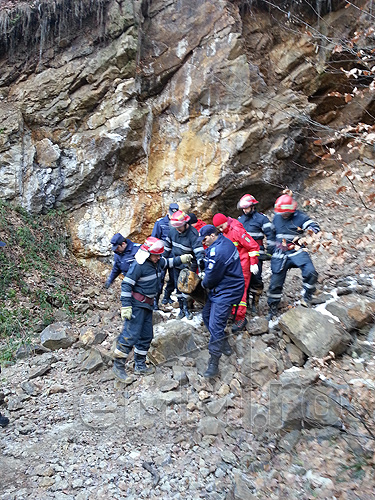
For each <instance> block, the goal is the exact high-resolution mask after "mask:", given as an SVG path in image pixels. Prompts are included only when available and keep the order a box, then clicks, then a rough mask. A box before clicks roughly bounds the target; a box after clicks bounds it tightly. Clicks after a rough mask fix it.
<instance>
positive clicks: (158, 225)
mask: <svg viewBox="0 0 375 500" xmlns="http://www.w3.org/2000/svg"><path fill="white" fill-rule="evenodd" d="M178 208H179V207H178V205H177V203H171V204H170V205H169V209H168V213H167V214H166V215H164V217H160V219H158V220H157V221H156V222H155V224H154V228H153V230H152V233H151V236H153V237H154V238H159V240H163V241H166V239H167V236H168V234H169V229H170V226H169V219H170V218H171V217H172V215H173V214H174V213H175V212H177V210H178ZM167 272H168V281H167V284H166V287H165V290H164V296H163V299H162V301H161V303H162V304H173V300H172V299H171V294H172V293H173V290H174V288H175V287H174V279H173V276H172V275H171V273H169V271H168V269H166V270H165V271H162V276H161V282H160V291H159V293H158V295H157V296H156V297H155V302H154V310H158V309H159V298H160V295H161V292H162V291H163V286H164V281H165V276H166V274H167Z"/></svg>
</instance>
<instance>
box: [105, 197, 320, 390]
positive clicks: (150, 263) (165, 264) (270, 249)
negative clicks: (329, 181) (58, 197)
mask: <svg viewBox="0 0 375 500" xmlns="http://www.w3.org/2000/svg"><path fill="white" fill-rule="evenodd" d="M257 204H258V201H257V200H256V199H255V198H254V197H253V196H252V195H251V194H245V195H244V196H242V198H241V199H240V200H239V202H238V205H237V207H238V208H239V209H242V211H243V215H241V216H240V217H239V218H238V219H234V218H232V217H228V216H226V215H224V214H222V213H217V214H215V215H214V217H213V219H212V224H206V223H205V222H203V221H202V220H201V219H197V217H196V215H195V214H193V213H191V214H186V213H184V212H183V211H181V210H180V209H179V206H178V204H177V203H171V204H170V205H169V210H168V213H167V214H166V215H165V216H164V217H161V218H160V219H158V220H157V221H156V222H155V225H154V228H153V231H152V234H151V236H150V237H148V238H147V239H146V241H145V242H144V243H143V244H142V245H140V244H137V243H133V242H132V241H130V240H129V239H127V238H124V237H123V236H122V235H121V234H120V233H116V234H115V235H114V236H113V237H112V239H111V244H112V250H113V251H114V253H115V257H114V265H113V269H112V272H111V274H110V276H109V278H108V279H107V281H106V283H105V287H106V288H108V287H109V286H110V285H111V283H112V282H113V281H114V280H115V279H116V277H117V276H119V274H121V273H122V274H124V276H125V277H124V279H123V281H122V284H121V305H122V307H121V318H122V320H124V326H123V329H122V332H121V334H120V335H119V337H118V339H117V344H116V349H115V352H114V355H115V359H114V366H113V372H114V374H115V376H116V377H117V378H118V379H120V380H121V381H124V382H126V381H127V380H128V375H127V373H126V371H125V362H126V358H127V356H128V355H129V354H130V352H131V351H132V350H133V349H134V374H135V375H147V374H150V373H152V372H153V368H151V367H149V366H148V365H147V364H146V356H147V353H148V350H149V348H150V344H151V341H152V338H153V328H152V312H153V310H155V309H158V308H159V301H160V297H161V294H162V292H163V289H164V295H163V298H162V301H161V302H162V304H169V303H173V301H172V299H171V294H172V293H173V292H174V291H175V290H176V295H177V300H178V303H179V308H180V309H179V314H178V318H179V319H182V318H184V317H186V318H187V319H188V320H190V319H192V317H193V315H192V312H191V309H190V306H189V303H190V302H189V300H188V299H189V296H188V295H186V294H184V293H183V292H181V291H180V290H179V289H178V287H177V283H178V278H179V275H180V272H181V270H182V269H186V268H187V267H189V268H190V271H191V272H193V273H197V274H198V276H199V278H200V280H201V281H200V285H201V286H202V287H203V289H205V290H206V302H205V305H204V307H203V311H202V318H203V322H204V324H205V325H206V327H207V329H208V330H209V333H210V340H209V346H208V350H209V353H210V359H209V363H208V367H207V370H206V372H205V373H204V376H205V377H214V376H216V375H217V374H218V372H219V368H218V367H219V359H220V357H221V355H222V354H224V355H227V356H229V355H230V354H231V353H232V348H231V346H230V343H229V341H228V338H227V336H226V333H225V328H226V325H227V321H228V318H229V317H230V316H232V319H233V325H232V333H236V332H239V331H241V330H243V329H244V328H245V326H246V324H247V319H246V313H247V305H248V304H249V305H250V307H251V312H252V314H254V315H256V314H258V313H259V298H260V295H261V294H262V291H263V288H264V284H263V280H262V265H263V261H265V260H270V261H271V272H272V275H271V280H270V285H269V289H268V292H267V303H268V306H269V313H268V316H267V318H268V319H269V320H270V319H272V318H273V317H274V316H276V315H277V310H278V305H279V302H280V300H281V295H282V289H283V285H284V282H285V278H286V274H287V271H288V270H289V269H291V268H300V269H301V272H302V286H303V294H302V300H301V304H302V305H304V306H306V307H308V306H310V305H311V301H312V295H313V293H314V291H315V288H316V282H317V278H318V274H317V272H316V270H315V267H314V265H313V263H312V261H311V258H310V256H309V254H308V253H307V250H306V247H305V246H304V244H303V243H301V242H300V241H299V239H300V238H301V237H302V236H303V235H304V234H305V232H306V231H312V232H314V233H317V232H318V231H320V228H319V225H318V224H317V222H315V221H313V220H312V219H310V218H309V217H308V215H306V214H305V213H303V212H301V211H299V210H297V202H296V201H295V200H294V199H293V198H292V196H291V195H290V194H283V195H282V196H280V197H279V198H278V199H277V200H276V202H275V206H274V211H275V215H274V218H273V221H272V222H271V221H270V220H269V219H268V217H267V216H266V215H264V214H262V213H260V212H258V211H257V209H256V208H257ZM167 272H168V279H166V277H167ZM250 300H251V304H250Z"/></svg>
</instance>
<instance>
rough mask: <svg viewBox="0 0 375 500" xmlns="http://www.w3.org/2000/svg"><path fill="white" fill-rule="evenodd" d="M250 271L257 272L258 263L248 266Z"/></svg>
mask: <svg viewBox="0 0 375 500" xmlns="http://www.w3.org/2000/svg"><path fill="white" fill-rule="evenodd" d="M250 272H251V274H258V272H259V267H258V264H253V265H252V266H250Z"/></svg>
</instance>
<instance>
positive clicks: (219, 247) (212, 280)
mask: <svg viewBox="0 0 375 500" xmlns="http://www.w3.org/2000/svg"><path fill="white" fill-rule="evenodd" d="M202 286H203V287H204V288H206V289H209V297H210V300H211V301H212V302H220V301H223V302H225V303H228V302H229V303H233V304H234V303H235V302H236V301H238V300H240V299H241V297H242V295H243V291H244V288H245V280H244V277H243V273H242V268H241V261H240V256H239V253H238V251H237V248H236V247H235V246H234V245H233V243H232V242H231V241H230V240H229V239H228V238H226V237H225V236H224V235H223V234H220V235H219V237H218V238H217V240H216V241H215V242H214V243H213V244H212V245H211V246H210V247H208V248H207V250H206V257H205V276H204V279H203V282H202Z"/></svg>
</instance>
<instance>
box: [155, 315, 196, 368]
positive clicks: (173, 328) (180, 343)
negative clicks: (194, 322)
mask: <svg viewBox="0 0 375 500" xmlns="http://www.w3.org/2000/svg"><path fill="white" fill-rule="evenodd" d="M193 332H194V327H192V326H191V325H189V324H188V323H186V322H185V321H178V320H174V321H169V322H168V323H166V324H165V325H164V324H163V325H159V326H158V327H156V328H155V337H154V340H153V341H152V343H151V348H150V350H149V357H150V359H152V360H153V362H154V363H156V364H160V363H165V362H166V361H169V360H172V359H174V358H177V357H179V356H186V355H187V354H190V353H192V352H193V351H195V350H196V349H197V346H196V344H195V341H194V337H193Z"/></svg>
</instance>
